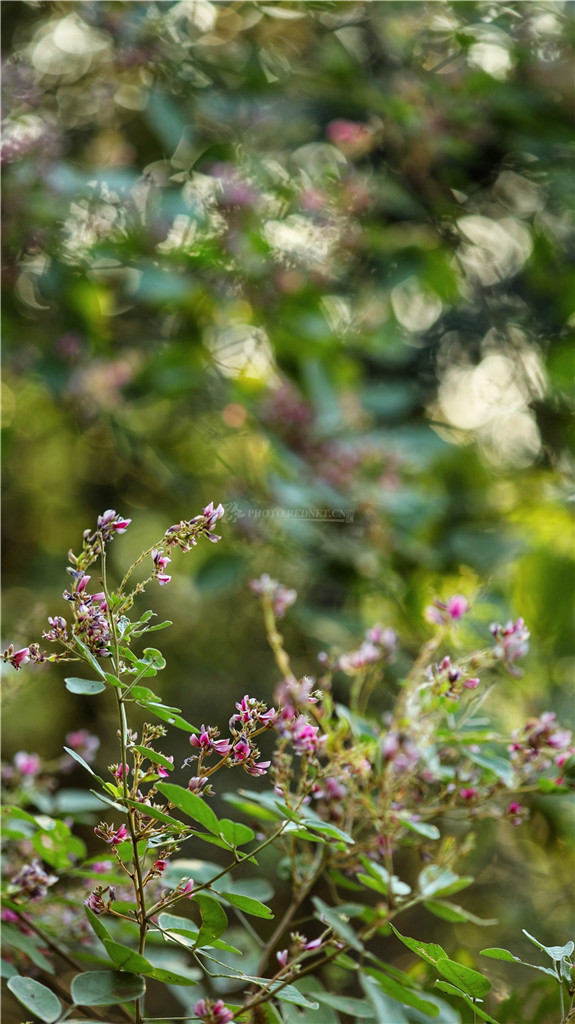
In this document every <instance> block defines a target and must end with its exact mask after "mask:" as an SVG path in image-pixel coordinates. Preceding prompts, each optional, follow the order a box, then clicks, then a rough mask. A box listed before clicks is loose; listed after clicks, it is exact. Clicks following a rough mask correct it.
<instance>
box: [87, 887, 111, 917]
mask: <svg viewBox="0 0 575 1024" xmlns="http://www.w3.org/2000/svg"><path fill="white" fill-rule="evenodd" d="M115 899H116V889H115V887H114V886H113V885H104V886H102V885H98V886H97V887H96V888H95V889H94V890H93V891H92V892H91V893H90V895H89V896H88V898H87V899H85V900H84V906H85V907H88V908H89V909H90V910H92V911H93V913H94V914H107V913H109V911H110V907H111V906H112V903H113V902H114V900H115Z"/></svg>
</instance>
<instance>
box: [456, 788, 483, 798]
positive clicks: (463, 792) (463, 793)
mask: <svg viewBox="0 0 575 1024" xmlns="http://www.w3.org/2000/svg"><path fill="white" fill-rule="evenodd" d="M459 795H460V797H461V799H462V800H467V801H469V800H475V798H476V796H477V795H478V792H477V790H476V789H474V787H473V786H469V787H468V788H467V789H460V790H459Z"/></svg>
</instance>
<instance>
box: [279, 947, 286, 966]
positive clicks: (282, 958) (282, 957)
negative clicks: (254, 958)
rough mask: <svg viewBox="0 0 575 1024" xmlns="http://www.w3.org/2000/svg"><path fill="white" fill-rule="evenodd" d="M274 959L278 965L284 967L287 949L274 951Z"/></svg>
mask: <svg viewBox="0 0 575 1024" xmlns="http://www.w3.org/2000/svg"><path fill="white" fill-rule="evenodd" d="M276 960H277V962H278V964H279V965H280V967H285V966H286V964H287V962H288V951H287V949H282V950H279V952H277V953H276Z"/></svg>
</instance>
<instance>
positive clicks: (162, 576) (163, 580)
mask: <svg viewBox="0 0 575 1024" xmlns="http://www.w3.org/2000/svg"><path fill="white" fill-rule="evenodd" d="M156 579H157V581H158V583H159V584H160V586H161V587H165V586H166V584H167V583H169V582H170V580H171V579H172V577H171V576H168V575H167V574H166V573H165V572H159V573H158V574H157V576H156Z"/></svg>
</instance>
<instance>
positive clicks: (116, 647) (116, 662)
mask: <svg viewBox="0 0 575 1024" xmlns="http://www.w3.org/2000/svg"><path fill="white" fill-rule="evenodd" d="M102 587H103V590H104V595H105V598H106V603H107V606H108V617H109V622H110V631H111V633H112V648H113V650H112V663H113V666H114V672H115V674H116V676H118V677H119V675H120V642H119V638H118V630H117V624H116V616H115V613H114V610H113V608H112V607H111V603H110V592H109V588H108V577H107V565H106V548H105V545H104V544H102ZM114 694H115V697H116V708H117V711H118V717H119V720H120V749H121V764H122V766H123V770H122V788H123V797H124V801H125V802H126V807H127V813H128V831H129V833H130V842H131V844H132V863H133V866H134V874H133V875H132V876H131V877H132V882H133V885H134V893H135V896H136V905H137V919H138V923H139V926H140V935H139V942H138V952H139V953H140V954H143V953H144V950H145V947H146V934H147V931H148V923H147V919H146V897H145V891H144V881H143V878H142V866H141V864H140V857H139V853H138V835H137V830H136V826H135V820H134V815H135V812H134V809H133V808H132V807H130V806H128V803H127V801H128V799H129V792H128V772H127V763H128V721H127V717H126V708H125V705H124V701H123V699H122V695H121V694H120V693H119V691H118V690H117V689H115V690H114ZM143 1010H144V996H140V998H139V999H137V1000H136V1024H141V1021H142V1015H143Z"/></svg>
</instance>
